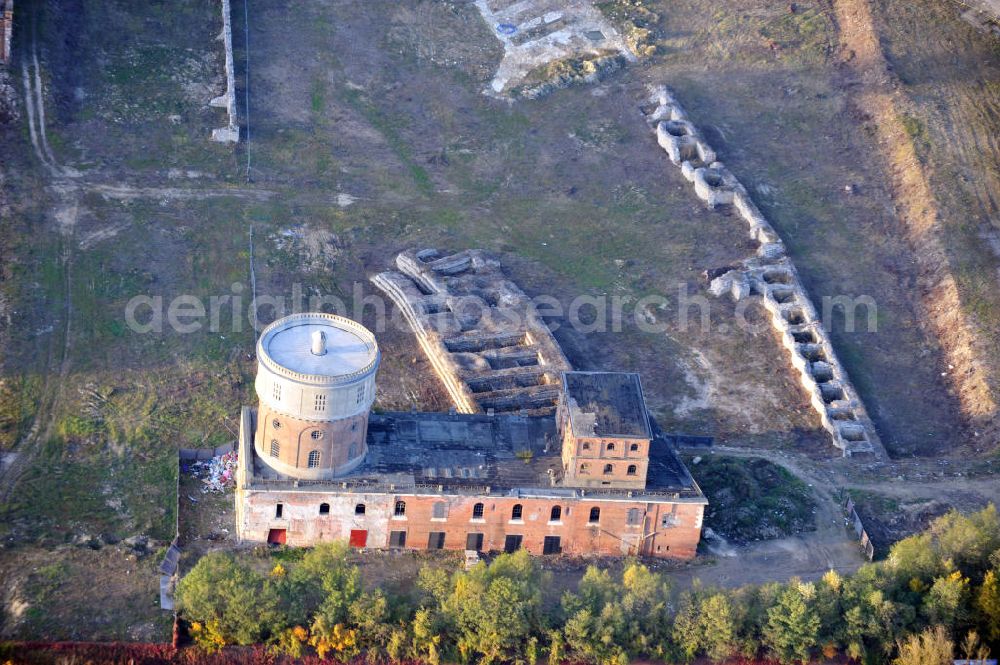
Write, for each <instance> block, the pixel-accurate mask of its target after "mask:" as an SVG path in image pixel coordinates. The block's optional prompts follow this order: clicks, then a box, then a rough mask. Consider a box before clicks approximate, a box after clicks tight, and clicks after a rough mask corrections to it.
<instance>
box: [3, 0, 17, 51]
mask: <svg viewBox="0 0 1000 665" xmlns="http://www.w3.org/2000/svg"><path fill="white" fill-rule="evenodd" d="M13 34H14V0H0V63H2V64H7V63H8V62H10V53H11V51H10V40H11V36H12V35H13Z"/></svg>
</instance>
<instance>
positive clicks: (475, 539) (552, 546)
mask: <svg viewBox="0 0 1000 665" xmlns="http://www.w3.org/2000/svg"><path fill="white" fill-rule="evenodd" d="M446 536H447V534H445V532H444V531H431V532H430V533H429V534H427V549H429V550H443V549H444V546H445V538H446ZM483 537H484V535H483V534H482V533H481V532H470V533H467V534H465V549H467V550H474V551H476V552H479V551H482V549H483ZM523 542H524V536H523V535H520V534H507V535H506V536H504V543H503V550H504V552H508V553H510V552H516V551H517V550H519V549H521V545H522V543H523ZM389 547H391V548H395V549H402V548H404V547H406V532H405V531H390V532H389ZM411 547H412V545H411ZM560 552H562V538H561V537H559V536H545V538H544V540H543V541H542V554H559V553H560Z"/></svg>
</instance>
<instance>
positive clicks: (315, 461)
mask: <svg viewBox="0 0 1000 665" xmlns="http://www.w3.org/2000/svg"><path fill="white" fill-rule="evenodd" d="M306 466H308V467H309V468H310V469H315V468H316V467H317V466H319V451H318V450H311V451H309V459H308V460H307V461H306Z"/></svg>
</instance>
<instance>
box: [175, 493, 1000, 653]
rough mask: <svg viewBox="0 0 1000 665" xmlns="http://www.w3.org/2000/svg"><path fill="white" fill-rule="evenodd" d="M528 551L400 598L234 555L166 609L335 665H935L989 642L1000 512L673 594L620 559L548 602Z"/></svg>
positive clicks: (214, 641)
mask: <svg viewBox="0 0 1000 665" xmlns="http://www.w3.org/2000/svg"><path fill="white" fill-rule="evenodd" d="M538 563H539V562H538V560H537V559H535V558H533V557H531V556H529V555H528V554H527V553H526V552H523V551H522V552H515V553H513V554H501V555H499V556H498V557H496V558H495V559H494V560H493V561H492V562H491V563H489V564H487V563H485V562H480V563H479V564H477V565H476V566H474V567H473V568H471V569H470V570H467V571H466V570H458V571H448V570H444V569H442V568H435V567H431V566H424V567H423V568H422V569H421V570H420V572H419V575H418V576H417V579H416V580H415V582H414V585H413V588H412V590H411V591H410V592H409V593H407V594H405V595H403V596H392V597H390V596H389V595H387V593H386V592H385V591H383V590H381V589H378V588H374V589H365V588H363V585H362V582H361V575H360V571H359V570H358V568H357V566H355V565H353V564H351V563H350V561H349V548H348V547H347V546H346V545H344V544H342V543H330V544H324V545H320V546H317V547H315V548H313V549H311V550H308V551H307V552H305V554H304V555H303V556H302V557H301V559H300V560H298V561H296V562H289V563H287V565H284V564H281V563H279V564H277V565H276V566H275V567H274V568H273V569H272V570H271V571H270V572H269V573H267V574H264V573H259V572H256V571H255V570H254V568H253V566H252V565H250V564H249V563H247V562H244V561H241V560H240V559H238V558H236V557H234V556H233V555H232V554H229V553H225V552H216V553H212V554H208V555H206V556H205V557H203V558H202V559H201V560H200V561H199V562H198V564H197V565H196V566H195V567H194V568H193V569H192V570H191V572H190V573H188V574H187V575H186V576H185V577H184V578H183V579H182V580H181V581H180V583H179V584H178V587H177V593H176V600H177V604H178V608H179V610H180V612H181V614H182V616H183V617H184V618H185V619H186V620H187V621H188V622H189V630H190V633H191V635H192V636H193V638H194V639H195V641H196V642H197V644H199V645H200V646H201V647H203V648H205V649H207V650H209V651H214V650H219V649H221V648H222V647H224V646H226V645H238V644H260V643H267V644H269V645H270V646H271V648H272V649H273V650H274V651H275V652H277V653H281V654H285V655H288V656H292V657H300V656H302V655H304V654H307V653H311V652H312V651H315V652H316V654H318V655H319V656H320V657H321V658H334V659H337V660H341V661H345V662H346V661H348V660H352V659H355V658H358V657H359V656H368V657H371V658H373V659H382V658H389V659H392V660H395V661H404V660H420V661H423V662H426V663H429V664H430V665H438V664H439V663H441V662H449V663H463V664H465V663H480V664H483V665H494V664H497V663H517V664H519V665H538V664H539V663H540V662H541V663H548V664H549V665H556V664H558V663H561V662H564V661H577V662H585V663H592V664H594V665H627V663H629V662H630V661H632V660H638V659H655V660H660V661H665V662H690V661H692V660H694V659H695V658H698V657H702V658H707V659H709V660H711V661H715V662H721V661H724V660H726V659H727V658H729V657H734V656H743V657H746V658H753V657H758V656H767V657H771V658H774V659H776V660H778V661H780V662H782V663H794V662H800V661H803V662H804V661H808V660H809V659H811V658H818V657H821V656H822V657H824V658H834V657H837V656H847V657H850V658H853V659H855V660H856V661H857V662H860V663H866V664H869V663H870V664H876V663H893V665H945V664H948V665H950V663H951V662H952V658H953V657H954V658H959V657H964V658H984V657H986V655H987V654H988V653H989V649H990V647H993V648H994V649H996V648H997V647H998V646H1000V518H998V515H997V510H996V508H995V507H994V506H992V505H991V506H989V507H987V508H985V509H983V510H981V511H979V512H976V513H973V514H970V515H961V514H959V513H957V512H951V513H949V514H947V515H944V516H942V517H940V518H938V519H936V520H935V521H934V522H933V523H932V524H931V525H930V527H929V528H928V529H927V530H926V531H925V532H923V533H921V534H918V535H915V536H911V537H910V538H907V539H905V540H902V541H900V542H898V543H896V544H895V545H894V546H893V547H892V549H891V551H890V553H889V555H888V557H887V558H886V559H885V560H884V561H879V562H876V563H871V564H866V565H864V566H862V567H861V568H860V569H859V570H858V571H857V572H856V573H854V574H853V575H847V576H844V575H840V574H838V573H836V572H835V571H830V572H828V573H826V574H825V575H824V576H823V577H822V578H821V579H820V580H818V581H816V582H804V581H801V580H798V579H792V580H790V581H788V582H785V583H778V582H772V583H767V584H762V585H747V586H743V587H740V588H737V589H715V588H709V587H705V586H702V585H700V584H698V583H697V582H696V583H695V584H694V585H693V587H692V588H691V589H687V590H684V591H680V592H673V591H672V589H671V585H670V580H669V577H668V576H667V575H664V574H661V573H657V572H654V571H651V570H649V569H648V568H647V567H646V566H644V565H643V564H642V563H641V562H639V561H629V562H627V564H626V565H625V566H624V568H623V569H622V570H621V571H620V572H612V571H609V570H605V569H601V568H599V567H597V566H590V567H588V568H587V570H586V572H585V573H584V575H583V577H582V578H581V579H580V581H579V583H578V584H577V586H576V589H575V591H566V592H564V593H563V594H562V596H561V598H559V599H558V601H555V600H554V599H553V598H552V595H553V594H554V593H555V592H554V591H552V588H553V585H552V579H551V574H550V573H548V572H546V571H544V570H542V568H541V567H540V566H539V565H538Z"/></svg>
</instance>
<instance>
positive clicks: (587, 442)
mask: <svg viewBox="0 0 1000 665" xmlns="http://www.w3.org/2000/svg"><path fill="white" fill-rule="evenodd" d="M582 448H583V449H584V450H590V442H589V441H584V442H583V446H582Z"/></svg>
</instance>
